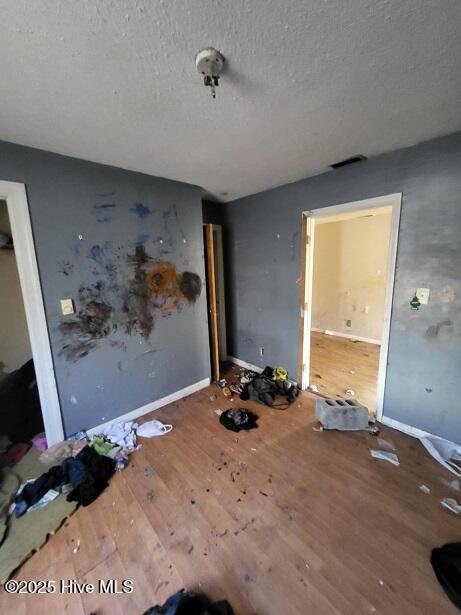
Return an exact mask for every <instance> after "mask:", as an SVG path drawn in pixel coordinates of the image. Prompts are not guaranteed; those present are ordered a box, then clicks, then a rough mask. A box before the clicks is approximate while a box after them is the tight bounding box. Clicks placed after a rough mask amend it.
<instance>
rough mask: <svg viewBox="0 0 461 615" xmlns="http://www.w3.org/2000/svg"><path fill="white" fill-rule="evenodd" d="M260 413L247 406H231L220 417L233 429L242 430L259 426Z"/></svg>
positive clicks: (224, 423) (223, 423)
mask: <svg viewBox="0 0 461 615" xmlns="http://www.w3.org/2000/svg"><path fill="white" fill-rule="evenodd" d="M258 418H259V417H258V415H257V414H255V413H254V412H251V410H247V409H246V408H229V410H225V411H224V412H223V413H222V414H221V415H220V417H219V422H220V423H221V425H223V426H224V427H225V428H226V429H230V430H231V431H236V432H238V431H242V430H248V429H255V428H256V427H258V425H257V423H256V421H257V420H258Z"/></svg>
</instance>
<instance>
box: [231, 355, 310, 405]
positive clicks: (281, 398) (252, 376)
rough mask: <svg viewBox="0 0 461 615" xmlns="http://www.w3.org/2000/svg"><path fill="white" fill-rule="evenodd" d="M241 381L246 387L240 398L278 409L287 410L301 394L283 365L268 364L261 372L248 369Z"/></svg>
mask: <svg viewBox="0 0 461 615" xmlns="http://www.w3.org/2000/svg"><path fill="white" fill-rule="evenodd" d="M241 382H242V383H244V387H243V391H242V393H241V394H240V399H243V400H244V401H246V400H251V401H257V402H259V403H261V404H265V405H266V406H270V407H271V408H277V409H278V410H286V409H287V408H288V407H289V406H290V405H291V404H292V403H293V402H294V400H295V399H296V398H297V397H298V395H299V387H298V385H297V383H296V382H294V381H293V380H290V379H289V378H288V372H287V370H286V369H285V368H284V367H281V366H277V367H270V366H267V367H266V368H265V369H264V370H263V372H262V373H261V374H257V373H256V372H250V371H248V370H246V371H245V373H244V374H243V376H242V379H241Z"/></svg>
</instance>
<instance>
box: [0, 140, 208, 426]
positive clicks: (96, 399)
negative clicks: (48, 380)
mask: <svg viewBox="0 0 461 615" xmlns="http://www.w3.org/2000/svg"><path fill="white" fill-rule="evenodd" d="M0 179H2V180H9V181H17V182H23V183H25V184H26V188H27V194H28V200H29V208H30V212H31V220H32V227H33V233H34V238H35V243H36V251H37V259H38V265H39V271H40V277H41V283H42V288H43V294H44V300H45V310H46V316H47V323H48V330H49V334H50V339H51V346H52V353H53V360H54V364H55V371H56V378H57V384H58V392H59V398H60V401H61V409H62V414H63V420H64V427H65V432H66V433H67V434H70V433H72V432H74V431H76V430H79V429H87V428H90V427H93V426H95V425H98V424H100V423H102V422H105V421H108V420H110V419H115V418H116V417H118V416H120V415H122V414H124V413H127V412H129V411H131V410H134V409H136V408H139V407H141V406H143V405H145V404H147V403H149V402H152V401H155V400H157V399H159V398H162V397H164V396H166V395H169V394H171V393H174V392H175V391H178V390H180V389H182V388H184V387H187V386H189V385H191V384H194V383H196V382H198V381H200V380H202V379H204V378H207V377H208V376H209V351H208V333H207V315H206V297H205V294H206V293H205V292H204V290H203V289H204V276H205V272H204V261H203V239H202V211H201V199H200V193H199V189H198V188H196V187H194V186H190V185H186V184H181V183H178V182H173V181H168V180H164V179H159V178H155V177H150V176H147V175H142V174H139V173H132V172H128V171H124V170H121V169H117V168H113V167H108V166H103V165H98V164H93V163H90V162H85V161H82V160H77V159H72V158H68V157H64V156H58V155H55V154H51V153H48V152H43V151H39V150H34V149H31V148H25V147H21V146H18V145H13V144H10V143H0ZM64 298H71V299H73V301H74V305H75V314H73V315H70V316H63V315H62V313H61V310H60V299H64Z"/></svg>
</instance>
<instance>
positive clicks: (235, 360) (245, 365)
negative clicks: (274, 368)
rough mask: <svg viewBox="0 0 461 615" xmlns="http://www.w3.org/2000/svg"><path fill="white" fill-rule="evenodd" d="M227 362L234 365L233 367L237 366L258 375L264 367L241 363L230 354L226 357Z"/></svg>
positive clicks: (240, 360)
mask: <svg viewBox="0 0 461 615" xmlns="http://www.w3.org/2000/svg"><path fill="white" fill-rule="evenodd" d="M227 360H228V361H230V362H231V363H235V365H238V366H239V367H244V368H245V369H250V370H251V371H253V372H258V374H260V373H261V372H262V371H263V370H264V367H259V366H258V365H253V363H247V362H246V361H242V359H237V358H236V357H232V356H231V355H230V354H228V355H227Z"/></svg>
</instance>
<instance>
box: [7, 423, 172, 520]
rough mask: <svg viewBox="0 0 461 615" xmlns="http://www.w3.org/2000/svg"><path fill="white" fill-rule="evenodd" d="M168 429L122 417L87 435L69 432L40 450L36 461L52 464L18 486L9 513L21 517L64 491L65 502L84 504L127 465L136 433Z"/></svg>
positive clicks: (143, 434) (152, 433)
mask: <svg viewBox="0 0 461 615" xmlns="http://www.w3.org/2000/svg"><path fill="white" fill-rule="evenodd" d="M172 429H173V426H172V425H164V424H163V423H161V422H160V421H157V420H152V421H147V422H145V423H143V424H142V425H138V424H137V423H135V422H134V421H126V422H121V423H116V424H114V425H110V426H109V427H107V428H106V429H104V430H103V431H102V433H100V434H98V435H94V436H91V437H89V436H88V434H87V433H86V431H79V432H76V433H75V434H72V435H71V436H69V437H68V439H67V440H65V441H64V442H59V443H58V444H55V445H54V446H52V447H50V448H48V449H46V450H44V451H43V452H42V454H41V455H40V457H39V459H40V461H41V462H43V463H46V464H55V465H53V467H51V468H50V469H49V470H48V471H47V472H45V473H44V474H42V475H41V476H39V477H38V478H36V479H33V480H29V481H27V482H26V483H24V484H23V485H21V486H20V487H19V489H18V491H17V493H16V497H15V501H14V503H13V505H12V507H11V509H10V513H11V514H14V515H15V516H16V517H21V516H22V515H24V514H25V513H26V512H30V511H32V510H35V509H37V508H41V507H42V506H46V504H48V503H49V502H51V501H52V500H54V499H55V498H56V497H58V496H59V495H61V494H62V493H66V494H67V500H68V501H69V502H77V503H78V504H81V505H82V506H88V504H91V502H93V501H94V500H95V499H96V498H97V497H98V496H99V494H100V493H101V492H102V491H103V490H104V489H105V488H106V487H107V485H108V484H109V483H108V481H109V478H110V477H111V476H112V474H113V473H114V472H115V471H116V470H123V469H124V468H125V467H126V466H127V465H128V457H129V455H130V454H131V453H132V452H133V451H135V450H137V449H138V448H139V447H140V445H139V444H138V443H137V436H141V437H146V438H152V437H154V436H162V435H165V434H167V433H169V432H170V431H171V430H172Z"/></svg>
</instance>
